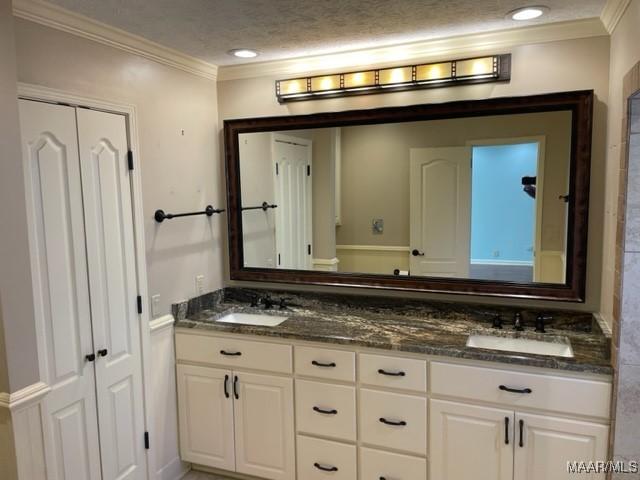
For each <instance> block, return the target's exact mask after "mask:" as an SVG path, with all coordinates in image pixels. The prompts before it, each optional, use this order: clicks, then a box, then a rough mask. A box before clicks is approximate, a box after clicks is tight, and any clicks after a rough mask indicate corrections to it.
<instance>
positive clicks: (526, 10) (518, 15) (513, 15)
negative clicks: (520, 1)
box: [507, 5, 549, 22]
mask: <svg viewBox="0 0 640 480" xmlns="http://www.w3.org/2000/svg"><path fill="white" fill-rule="evenodd" d="M548 11H549V7H544V6H542V5H537V6H533V7H522V8H517V9H516V10H512V11H510V12H509V13H507V18H510V19H511V20H517V21H520V22H523V21H527V20H534V19H536V18H539V17H541V16H542V15H544V14H545V13H547V12H548Z"/></svg>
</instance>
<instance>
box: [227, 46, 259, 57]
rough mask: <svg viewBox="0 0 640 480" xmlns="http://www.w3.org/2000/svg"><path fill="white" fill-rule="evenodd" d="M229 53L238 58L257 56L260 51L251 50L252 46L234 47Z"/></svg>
mask: <svg viewBox="0 0 640 480" xmlns="http://www.w3.org/2000/svg"><path fill="white" fill-rule="evenodd" d="M227 53H228V54H229V55H232V56H234V57H238V58H255V57H257V56H258V52H256V51H255V50H251V49H250V48H234V49H233V50H229V51H228V52H227Z"/></svg>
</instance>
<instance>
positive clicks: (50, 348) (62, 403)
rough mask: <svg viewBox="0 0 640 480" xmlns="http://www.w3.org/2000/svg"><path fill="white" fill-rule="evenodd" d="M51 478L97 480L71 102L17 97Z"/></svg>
mask: <svg viewBox="0 0 640 480" xmlns="http://www.w3.org/2000/svg"><path fill="white" fill-rule="evenodd" d="M20 127H21V132H22V147H23V148H22V151H23V157H24V164H25V174H26V184H27V208H28V210H29V217H30V238H31V241H32V242H33V244H32V245H31V249H32V252H33V254H32V272H33V285H34V301H35V309H36V316H37V318H38V321H39V322H41V323H42V331H43V332H44V338H41V339H40V341H41V344H40V345H39V350H40V355H41V357H43V358H42V359H41V361H42V362H43V364H44V367H45V376H46V378H44V379H43V380H44V381H46V382H47V383H48V384H49V385H50V387H51V392H50V393H49V395H47V397H46V400H45V402H44V411H45V429H46V432H45V434H46V435H47V438H46V442H45V444H46V445H47V446H48V447H49V448H47V449H46V452H47V471H48V475H49V479H50V480H63V479H65V480H77V479H87V480H94V479H95V480H98V479H100V478H101V475H100V449H99V443H98V421H97V411H96V392H95V373H94V360H95V358H94V357H93V355H94V348H93V341H92V332H91V309H90V302H89V286H88V280H87V255H86V251H85V232H84V220H83V213H82V186H81V175H80V162H79V157H78V138H77V133H76V111H75V108H73V107H67V106H62V105H53V104H49V103H41V102H34V101H30V100H20Z"/></svg>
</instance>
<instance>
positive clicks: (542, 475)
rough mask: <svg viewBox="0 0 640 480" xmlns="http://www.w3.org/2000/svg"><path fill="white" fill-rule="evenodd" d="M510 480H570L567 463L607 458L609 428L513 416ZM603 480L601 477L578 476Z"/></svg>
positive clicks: (519, 414) (570, 475)
mask: <svg viewBox="0 0 640 480" xmlns="http://www.w3.org/2000/svg"><path fill="white" fill-rule="evenodd" d="M516 436H517V437H518V438H517V442H516V444H515V455H514V459H515V464H514V478H515V479H516V480H570V479H572V478H576V477H580V476H581V475H580V474H576V473H571V471H570V470H569V466H568V463H569V462H590V461H593V462H595V461H599V460H606V459H607V448H608V438H609V428H608V427H607V426H606V425H600V424H596V423H591V422H584V421H579V420H569V419H565V418H554V417H548V416H541V415H532V414H525V413H518V412H517V413H516ZM582 476H583V477H584V478H589V479H590V480H596V479H597V480H604V478H605V474H604V473H601V474H596V473H589V474H588V475H585V474H584V473H583V474H582Z"/></svg>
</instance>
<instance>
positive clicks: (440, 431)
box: [429, 400, 514, 480]
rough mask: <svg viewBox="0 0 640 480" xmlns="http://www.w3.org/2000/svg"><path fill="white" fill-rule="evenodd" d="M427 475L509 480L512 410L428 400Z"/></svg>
mask: <svg viewBox="0 0 640 480" xmlns="http://www.w3.org/2000/svg"><path fill="white" fill-rule="evenodd" d="M430 409H431V410H430V415H431V416H430V422H431V424H430V428H429V448H430V475H429V478H433V479H438V480H511V478H512V475H513V440H514V438H513V432H514V428H513V418H514V414H513V411H512V410H503V409H497V408H489V407H480V406H476V405H468V404H464V403H456V402H447V401H443V400H431V401H430Z"/></svg>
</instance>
